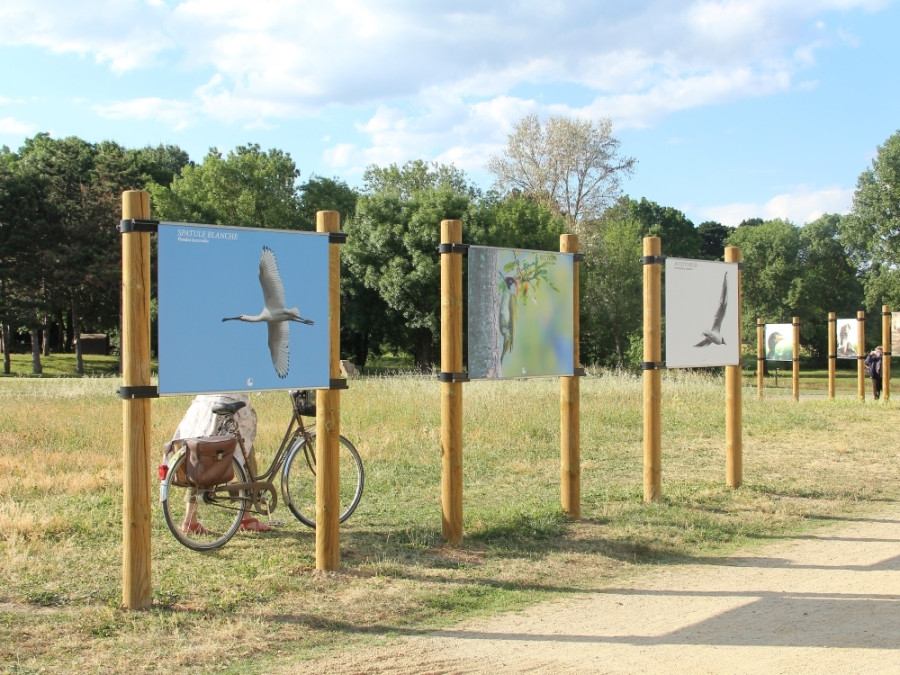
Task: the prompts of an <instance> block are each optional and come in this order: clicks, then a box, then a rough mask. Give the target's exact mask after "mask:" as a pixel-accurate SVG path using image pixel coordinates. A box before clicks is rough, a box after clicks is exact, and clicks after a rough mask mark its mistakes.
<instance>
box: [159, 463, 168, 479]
mask: <svg viewBox="0 0 900 675" xmlns="http://www.w3.org/2000/svg"><path fill="white" fill-rule="evenodd" d="M168 474H169V465H168V464H160V465H159V479H160V480H165V479H166V476H167V475H168Z"/></svg>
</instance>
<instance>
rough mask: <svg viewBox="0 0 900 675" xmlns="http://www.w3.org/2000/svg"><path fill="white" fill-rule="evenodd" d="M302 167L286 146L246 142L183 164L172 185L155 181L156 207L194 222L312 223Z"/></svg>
mask: <svg viewBox="0 0 900 675" xmlns="http://www.w3.org/2000/svg"><path fill="white" fill-rule="evenodd" d="M299 177H300V171H299V170H298V169H297V167H296V165H295V164H294V161H293V160H292V159H291V156H290V155H289V154H287V153H285V152H282V151H281V150H269V151H267V152H263V151H262V150H260V147H259V146H258V145H256V144H251V145H242V146H239V147H237V148H235V149H234V150H232V151H231V152H229V153H228V155H227V156H226V157H223V156H222V153H220V152H219V151H218V150H216V149H212V150H210V151H209V153H208V154H207V155H206V157H205V158H204V160H203V163H202V164H197V165H191V164H188V165H186V166H184V167H183V168H182V170H181V175H180V176H175V177H174V178H173V180H172V183H171V186H169V187H167V186H164V185H160V184H157V183H152V184H151V185H150V187H149V189H150V192H151V194H152V196H153V210H154V213H155V214H157V215H158V216H159V217H160V218H161V219H164V220H181V221H185V222H193V223H210V224H216V225H236V226H245V227H272V228H278V229H289V230H299V229H310V224H309V223H304V222H303V219H302V217H301V214H300V192H299V185H298V184H297V180H298V178H299Z"/></svg>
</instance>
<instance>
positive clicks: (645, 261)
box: [641, 255, 666, 265]
mask: <svg viewBox="0 0 900 675" xmlns="http://www.w3.org/2000/svg"><path fill="white" fill-rule="evenodd" d="M665 261H666V256H664V255H645V256H641V265H656V264H659V263H663V262H665Z"/></svg>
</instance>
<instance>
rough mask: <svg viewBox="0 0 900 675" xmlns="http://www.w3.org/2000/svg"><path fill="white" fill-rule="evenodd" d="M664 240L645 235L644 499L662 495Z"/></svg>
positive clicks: (654, 499)
mask: <svg viewBox="0 0 900 675" xmlns="http://www.w3.org/2000/svg"><path fill="white" fill-rule="evenodd" d="M661 253H662V243H661V240H660V238H659V237H645V238H644V258H643V260H642V262H643V263H644V364H643V370H644V501H645V502H656V501H659V500H660V499H661V498H662V469H661V464H662V432H661V429H662V407H661V389H662V372H661V370H660V368H661V367H662V292H661V289H662V260H661Z"/></svg>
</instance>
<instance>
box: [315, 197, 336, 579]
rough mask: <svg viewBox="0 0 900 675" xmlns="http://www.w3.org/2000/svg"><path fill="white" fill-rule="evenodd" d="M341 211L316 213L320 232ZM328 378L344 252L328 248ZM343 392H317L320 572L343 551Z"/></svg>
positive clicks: (331, 227) (332, 374)
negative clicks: (341, 476) (340, 450)
mask: <svg viewBox="0 0 900 675" xmlns="http://www.w3.org/2000/svg"><path fill="white" fill-rule="evenodd" d="M340 229H341V216H340V214H339V213H338V212H337V211H318V212H317V213H316V231H317V232H339V231H340ZM328 284H329V286H328V334H329V339H330V344H329V357H328V377H329V378H330V379H331V380H332V381H334V380H338V379H340V377H341V361H340V359H341V251H340V246H339V245H338V244H330V245H329V247H328ZM340 435H341V391H340V389H320V390H318V391H316V569H317V570H336V569H338V567H339V566H340V562H341V550H340V531H339V529H340V511H341V505H340V454H339V448H340Z"/></svg>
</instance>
